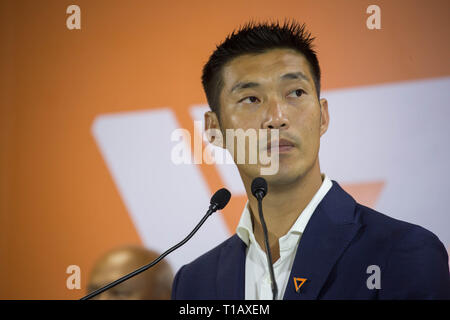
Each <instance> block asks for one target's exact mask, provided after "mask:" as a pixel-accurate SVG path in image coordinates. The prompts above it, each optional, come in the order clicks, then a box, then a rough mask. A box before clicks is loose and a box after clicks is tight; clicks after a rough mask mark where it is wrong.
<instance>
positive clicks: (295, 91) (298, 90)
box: [288, 89, 305, 98]
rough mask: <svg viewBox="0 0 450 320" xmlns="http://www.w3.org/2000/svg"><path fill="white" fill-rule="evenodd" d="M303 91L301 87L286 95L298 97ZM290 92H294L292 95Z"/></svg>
mask: <svg viewBox="0 0 450 320" xmlns="http://www.w3.org/2000/svg"><path fill="white" fill-rule="evenodd" d="M304 93H305V91H304V90H302V89H297V90H294V91H292V92H291V93H290V94H289V95H288V97H292V98H300V97H301V96H302V95H303V94H304ZM292 94H294V96H292Z"/></svg>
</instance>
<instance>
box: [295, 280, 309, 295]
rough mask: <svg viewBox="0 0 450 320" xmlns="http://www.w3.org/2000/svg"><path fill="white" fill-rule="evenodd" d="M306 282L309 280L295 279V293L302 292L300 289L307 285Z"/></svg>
mask: <svg viewBox="0 0 450 320" xmlns="http://www.w3.org/2000/svg"><path fill="white" fill-rule="evenodd" d="M306 280H308V279H306V278H296V277H294V284H295V291H296V292H297V293H298V292H299V291H300V288H301V287H302V285H303V284H304V283H305V281H306Z"/></svg>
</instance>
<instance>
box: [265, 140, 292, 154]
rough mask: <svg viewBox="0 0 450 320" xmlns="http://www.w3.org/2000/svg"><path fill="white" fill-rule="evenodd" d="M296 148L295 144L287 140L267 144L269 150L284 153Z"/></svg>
mask: <svg viewBox="0 0 450 320" xmlns="http://www.w3.org/2000/svg"><path fill="white" fill-rule="evenodd" d="M294 148H295V144H294V143H293V142H291V141H290V140H287V139H284V138H283V139H280V140H278V141H277V140H274V141H270V142H268V143H267V150H270V151H276V150H277V149H278V152H280V153H284V152H288V151H290V150H292V149H294Z"/></svg>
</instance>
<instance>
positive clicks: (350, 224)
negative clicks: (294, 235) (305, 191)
mask: <svg viewBox="0 0 450 320" xmlns="http://www.w3.org/2000/svg"><path fill="white" fill-rule="evenodd" d="M332 183H333V186H332V187H331V189H330V190H329V191H328V193H327V194H326V195H325V197H324V198H323V199H322V201H321V202H320V204H319V205H318V206H317V208H316V210H315V211H314V214H313V215H312V216H311V218H310V220H309V222H308V224H307V226H306V228H305V230H304V233H303V235H302V237H301V240H300V243H299V246H298V249H297V252H296V256H295V260H294V264H293V266H292V270H291V274H290V276H289V282H288V285H287V288H286V291H285V293H284V299H450V276H449V265H448V255H447V251H446V250H445V247H444V246H443V244H442V243H441V241H440V240H439V239H438V238H437V237H436V236H435V235H434V234H433V233H431V232H430V231H428V230H426V229H424V228H422V227H420V226H417V225H414V224H410V223H407V222H403V221H400V220H396V219H393V218H390V217H388V216H386V215H384V214H381V213H379V212H377V211H375V210H372V209H370V208H368V207H365V206H363V205H361V204H358V203H356V202H355V200H354V199H353V198H352V197H351V196H350V195H349V194H348V193H347V192H345V191H344V190H343V189H342V188H341V187H340V186H339V184H338V183H337V182H335V181H332ZM424 214H425V213H424ZM245 256H246V245H245V243H244V242H243V241H242V240H241V239H240V238H239V237H238V236H237V235H236V234H235V235H233V236H232V237H231V238H229V239H228V240H226V241H224V242H223V243H221V244H220V245H219V246H217V247H216V248H214V249H212V250H210V251H209V252H207V253H205V254H204V255H202V256H200V257H199V258H197V259H196V260H194V261H193V262H191V263H189V264H187V265H185V266H183V267H182V268H181V269H180V270H179V271H178V272H177V274H176V276H175V279H174V282H173V288H172V299H189V300H190V299H232V300H236V299H244V298H245V292H244V290H245ZM371 265H376V266H379V268H380V273H379V275H380V280H381V281H380V284H381V288H380V289H376V288H374V289H369V288H368V286H367V280H368V278H369V277H370V276H372V275H373V271H371V270H369V273H368V270H367V268H368V267H369V266H371ZM294 277H298V278H306V279H308V280H307V281H306V282H305V283H304V284H303V285H302V286H301V288H300V290H298V291H296V290H295V285H294ZM369 282H371V283H373V282H372V281H369Z"/></svg>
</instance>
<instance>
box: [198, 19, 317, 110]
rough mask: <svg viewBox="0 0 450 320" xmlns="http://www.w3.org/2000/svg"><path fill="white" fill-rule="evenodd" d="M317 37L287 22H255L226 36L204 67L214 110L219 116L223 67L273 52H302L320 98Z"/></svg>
mask: <svg viewBox="0 0 450 320" xmlns="http://www.w3.org/2000/svg"><path fill="white" fill-rule="evenodd" d="M314 39H315V38H314V37H311V33H309V32H307V31H306V30H305V24H302V25H300V24H299V23H297V22H295V21H292V22H289V21H285V22H284V23H283V25H280V24H279V22H272V23H268V22H264V23H254V22H249V23H247V24H245V25H244V26H243V27H241V28H240V29H238V30H237V31H236V30H235V31H233V32H232V33H231V34H230V35H228V36H227V38H226V39H225V41H223V42H222V43H221V44H220V45H218V46H216V50H215V51H214V52H213V54H212V55H211V56H210V57H209V60H208V62H207V63H206V64H205V66H204V67H203V74H202V84H203V89H204V90H205V93H206V99H207V100H208V104H209V106H210V108H211V110H212V111H214V112H216V114H217V116H218V117H219V116H220V115H219V110H220V99H219V97H220V92H221V91H222V88H223V79H222V70H223V67H224V66H225V65H226V64H227V63H228V62H230V61H231V60H233V59H234V58H236V57H238V56H241V55H244V54H259V53H264V52H267V51H268V50H271V49H280V48H282V49H293V50H295V51H297V52H299V53H301V54H302V55H303V56H304V57H305V58H306V60H307V61H308V62H309V65H310V70H311V73H312V75H313V80H314V84H315V87H316V92H317V97H318V98H319V97H320V66H319V61H318V60H317V56H316V52H315V51H314V50H313V49H312V48H313V46H312V42H313V40H314Z"/></svg>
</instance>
